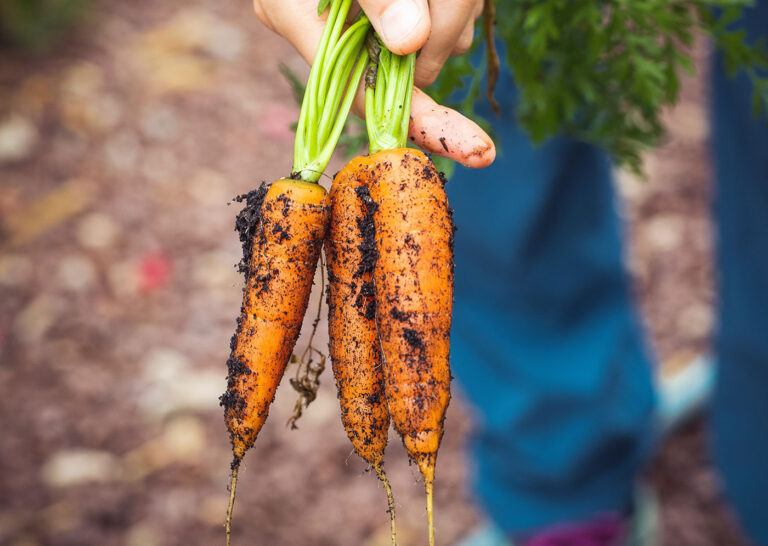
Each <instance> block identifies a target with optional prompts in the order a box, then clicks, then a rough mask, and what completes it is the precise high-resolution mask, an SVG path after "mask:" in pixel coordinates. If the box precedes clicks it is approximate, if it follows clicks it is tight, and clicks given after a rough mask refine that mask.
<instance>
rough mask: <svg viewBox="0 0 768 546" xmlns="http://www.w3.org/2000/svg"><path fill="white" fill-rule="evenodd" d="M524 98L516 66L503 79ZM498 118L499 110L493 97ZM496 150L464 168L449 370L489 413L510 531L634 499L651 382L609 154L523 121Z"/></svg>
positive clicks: (457, 198) (490, 489) (485, 438)
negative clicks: (485, 162)
mask: <svg viewBox="0 0 768 546" xmlns="http://www.w3.org/2000/svg"><path fill="white" fill-rule="evenodd" d="M498 96H499V98H501V99H502V101H506V102H507V103H508V104H506V105H504V106H505V108H504V109H505V111H507V112H509V111H510V110H511V108H510V104H509V102H511V101H513V100H514V87H513V84H512V82H511V79H510V78H509V76H508V75H507V76H506V77H505V78H504V80H503V82H502V84H501V87H500V89H499V91H498ZM483 113H484V114H485V115H486V117H487V119H494V118H493V114H491V113H490V112H489V111H488V110H487V108H486V109H485V111H484V112H483ZM494 128H495V130H496V132H497V135H498V141H497V142H498V144H499V145H500V154H499V158H498V159H497V160H496V162H495V164H494V165H493V166H491V167H489V168H487V169H483V170H478V171H473V170H469V169H461V168H460V169H459V170H458V171H457V173H456V174H455V175H454V177H453V178H452V179H451V181H450V182H449V183H448V186H447V189H448V195H449V198H450V200H451V204H452V206H453V207H454V209H455V221H456V225H457V226H458V231H457V233H456V291H455V297H456V303H455V307H454V322H453V331H452V336H453V337H452V345H453V350H452V367H453V373H454V375H455V376H456V378H457V380H458V384H459V387H460V388H461V390H462V391H463V393H464V394H465V395H466V396H467V398H468V399H469V401H470V402H471V403H472V405H473V407H474V409H475V410H476V413H477V418H478V423H477V424H478V428H477V430H476V433H475V434H474V437H473V439H472V452H473V454H474V478H473V479H474V487H475V491H476V493H477V496H478V498H479V501H480V502H481V504H482V505H483V506H484V508H485V509H486V510H487V512H488V514H489V515H490V516H491V517H492V518H493V519H494V521H495V522H496V523H497V524H499V525H500V526H501V527H502V528H503V529H505V530H506V531H507V532H510V533H517V532H521V531H528V530H532V529H535V528H539V527H542V526H545V525H548V524H551V523H554V522H563V521H573V520H578V519H581V518H585V517H588V516H591V515H595V514H596V513H599V512H603V511H615V510H623V509H625V508H627V507H628V504H629V499H630V496H631V492H632V489H633V485H634V481H635V478H636V474H637V472H638V469H639V468H640V466H641V464H642V463H643V462H644V460H645V457H646V455H647V453H648V450H649V444H650V442H651V434H650V430H651V428H652V414H653V406H654V402H655V400H654V391H653V388H652V382H651V374H650V368H649V365H648V361H647V357H646V354H645V346H644V342H643V340H642V332H641V329H640V327H639V325H638V322H637V320H636V316H635V310H634V308H633V302H632V300H631V297H630V293H629V287H628V279H627V275H626V272H625V267H624V264H623V255H622V244H621V225H620V222H619V218H618V215H617V211H616V203H615V195H614V190H613V186H612V183H611V173H610V165H609V163H608V161H607V160H606V158H605V157H604V156H603V155H602V154H601V153H600V152H598V151H597V150H596V149H594V148H592V147H590V146H587V145H585V144H581V143H577V142H573V141H570V140H566V139H553V140H551V141H549V142H548V143H546V144H545V145H543V146H542V147H540V148H534V147H532V146H531V144H530V143H529V142H528V140H527V138H526V136H525V135H524V134H522V133H521V132H520V130H519V129H518V128H517V127H516V126H515V123H514V121H513V120H512V119H511V118H505V119H502V120H500V121H498V122H497V123H496V124H495V127H494Z"/></svg>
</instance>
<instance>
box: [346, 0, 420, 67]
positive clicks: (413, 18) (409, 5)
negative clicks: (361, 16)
mask: <svg viewBox="0 0 768 546" xmlns="http://www.w3.org/2000/svg"><path fill="white" fill-rule="evenodd" d="M358 1H359V3H360V6H361V7H362V8H363V11H365V14H366V15H367V16H368V19H370V20H371V24H372V25H373V28H374V29H376V32H377V33H378V34H379V36H380V37H381V39H382V41H383V42H384V45H386V46H387V48H388V49H389V50H390V51H391V52H393V53H397V54H398V55H408V54H410V53H414V52H415V51H417V50H419V49H420V48H421V47H423V46H424V44H425V43H426V42H427V39H428V38H429V33H430V30H431V19H430V14H429V6H428V5H427V0H358Z"/></svg>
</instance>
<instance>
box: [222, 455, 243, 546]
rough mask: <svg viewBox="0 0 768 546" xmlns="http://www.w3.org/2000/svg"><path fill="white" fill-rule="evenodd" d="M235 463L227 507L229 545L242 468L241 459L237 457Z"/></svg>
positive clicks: (226, 528) (227, 543)
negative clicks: (238, 480) (239, 475)
mask: <svg viewBox="0 0 768 546" xmlns="http://www.w3.org/2000/svg"><path fill="white" fill-rule="evenodd" d="M235 461H236V462H235V463H233V465H234V466H233V468H232V477H231V478H230V481H229V506H228V507H227V523H226V525H225V530H226V535H227V542H226V545H227V546H229V541H230V537H231V534H232V512H233V510H234V508H235V489H237V473H238V471H239V470H240V459H238V458H235Z"/></svg>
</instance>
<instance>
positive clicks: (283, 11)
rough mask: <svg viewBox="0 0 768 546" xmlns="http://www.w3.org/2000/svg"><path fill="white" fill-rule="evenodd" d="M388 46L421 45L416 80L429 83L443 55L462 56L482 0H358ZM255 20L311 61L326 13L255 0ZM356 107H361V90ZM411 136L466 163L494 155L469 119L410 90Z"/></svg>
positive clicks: (313, 1)
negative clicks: (320, 14)
mask: <svg viewBox="0 0 768 546" xmlns="http://www.w3.org/2000/svg"><path fill="white" fill-rule="evenodd" d="M358 1H359V4H360V6H361V7H362V9H363V10H364V11H365V13H366V15H368V18H369V19H370V20H371V24H372V25H373V27H374V28H375V29H376V31H377V33H378V34H379V36H380V37H381V39H382V40H383V41H384V43H385V44H386V46H387V47H388V48H389V49H390V50H391V51H393V52H395V53H398V54H403V55H405V54H409V53H413V52H414V51H417V50H418V49H420V48H421V53H420V54H419V57H418V59H417V60H416V74H415V83H416V85H417V86H427V85H429V84H431V83H432V82H433V81H434V80H435V79H436V78H437V75H438V74H439V73H440V69H441V68H442V66H443V64H444V63H445V61H446V59H447V58H448V57H449V56H452V55H460V54H462V53H464V52H465V51H466V50H467V49H469V47H470V45H471V44H472V37H473V31H474V20H475V19H476V18H477V17H478V16H479V14H480V12H481V11H482V5H483V2H482V0H442V1H438V0H433V1H432V2H431V7H430V6H428V4H427V0H358ZM254 10H255V11H256V15H257V16H258V17H259V19H260V20H261V21H262V22H263V23H264V24H265V25H266V26H267V27H268V28H270V29H271V30H273V31H275V32H277V33H278V34H280V35H281V36H283V37H285V38H286V39H287V40H288V41H289V42H291V44H292V45H293V46H294V47H295V48H296V49H297V50H298V52H299V53H300V54H301V55H302V57H304V59H305V60H306V61H307V62H308V63H311V62H312V59H313V58H314V56H315V50H316V49H317V44H318V43H319V42H320V36H321V34H322V32H323V24H324V17H323V18H318V17H317V0H254ZM355 112H356V113H358V115H362V113H363V112H364V98H363V92H362V90H361V91H360V92H358V96H357V98H356V100H355ZM409 132H410V139H411V141H413V142H415V143H416V144H418V145H419V146H420V147H421V148H423V149H424V150H426V151H428V152H431V153H434V154H436V155H441V156H445V157H449V158H451V159H454V160H456V161H458V162H459V163H461V164H463V165H466V166H468V167H486V166H488V165H490V164H491V163H492V162H493V160H494V158H495V157H496V148H495V146H494V144H493V141H492V140H491V138H490V137H489V136H488V135H487V134H486V133H485V132H484V131H483V130H482V129H481V128H480V127H479V126H478V125H477V124H476V123H474V122H473V121H471V120H469V119H467V118H466V117H464V116H462V115H461V114H460V113H458V112H456V111H455V110H451V109H450V108H446V107H445V106H442V105H439V104H437V103H436V102H435V101H433V100H432V99H431V98H430V97H429V96H428V95H427V94H426V93H424V92H423V91H421V90H420V89H418V87H417V88H416V89H414V93H413V102H412V105H411V123H410V127H409Z"/></svg>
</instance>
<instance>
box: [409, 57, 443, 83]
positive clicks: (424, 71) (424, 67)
mask: <svg viewBox="0 0 768 546" xmlns="http://www.w3.org/2000/svg"><path fill="white" fill-rule="evenodd" d="M441 68H442V63H436V62H434V61H431V60H426V62H424V63H422V64H421V65H418V66H417V67H416V74H415V77H414V80H415V83H416V86H417V87H428V86H430V85H432V84H433V83H435V80H436V79H437V75H438V74H440V69H441Z"/></svg>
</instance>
